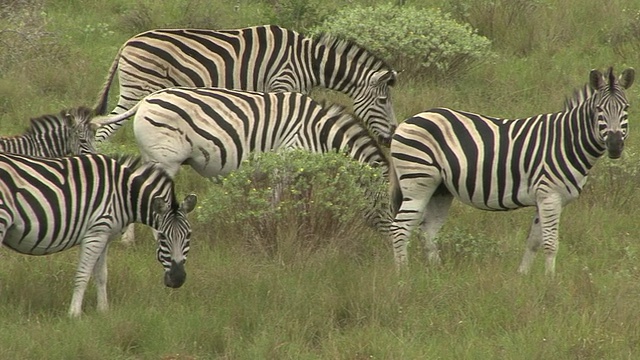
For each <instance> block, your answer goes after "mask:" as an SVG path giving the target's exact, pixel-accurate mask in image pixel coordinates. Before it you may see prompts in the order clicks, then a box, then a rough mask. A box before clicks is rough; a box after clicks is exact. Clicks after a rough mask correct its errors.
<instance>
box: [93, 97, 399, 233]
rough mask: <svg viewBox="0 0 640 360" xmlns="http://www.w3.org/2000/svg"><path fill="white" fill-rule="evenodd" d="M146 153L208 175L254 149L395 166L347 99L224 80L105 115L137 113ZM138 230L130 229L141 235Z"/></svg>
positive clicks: (100, 120)
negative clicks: (341, 155) (228, 85)
mask: <svg viewBox="0 0 640 360" xmlns="http://www.w3.org/2000/svg"><path fill="white" fill-rule="evenodd" d="M134 114H135V117H134V120H133V130H134V135H135V138H136V142H137V144H138V148H139V151H140V153H141V155H142V157H143V159H144V160H145V161H150V162H152V163H156V164H158V165H159V166H160V167H161V168H163V169H164V170H165V171H166V172H167V173H168V174H169V176H171V177H174V176H175V175H176V174H177V173H178V170H179V169H180V167H181V165H182V164H188V165H190V166H191V167H192V168H193V169H194V170H195V171H196V172H198V173H199V174H200V175H201V176H203V177H207V178H213V177H217V176H221V175H226V174H228V173H230V172H231V171H234V170H236V169H238V168H239V167H240V165H241V164H242V162H243V161H244V160H246V159H247V158H248V156H249V154H250V153H260V152H265V151H273V150H278V149H294V148H296V149H306V150H309V151H312V152H315V153H326V152H329V151H335V150H343V149H345V150H346V151H347V153H348V155H349V156H350V157H352V158H353V159H355V160H357V161H359V162H361V163H366V164H369V165H371V166H373V167H378V168H379V169H380V171H381V172H382V174H383V176H387V173H388V160H387V158H386V154H385V153H384V152H383V151H382V149H381V148H380V145H379V144H378V143H377V141H376V140H375V139H374V138H373V137H371V135H370V134H369V132H368V131H367V129H366V128H365V127H364V126H363V125H362V124H361V123H360V122H359V121H358V120H357V119H355V118H354V117H353V116H352V115H351V114H349V113H348V112H347V111H345V108H344V107H343V106H341V105H335V104H334V105H331V106H329V107H327V108H325V107H323V106H322V105H321V104H320V103H318V102H316V101H314V100H313V99H311V98H310V97H309V96H307V95H304V94H302V93H296V92H278V93H262V92H250V91H241V90H230V89H222V88H187V87H180V88H169V89H163V90H159V91H157V92H155V93H153V94H151V95H148V96H147V97H145V98H144V99H143V100H142V101H140V102H139V103H138V104H137V105H135V106H134V107H132V108H131V109H130V110H128V111H127V112H124V113H122V114H120V115H116V116H106V117H97V118H95V119H94V120H92V122H94V123H95V124H97V125H100V126H104V125H108V124H110V123H115V122H118V121H122V120H123V119H126V118H127V117H130V116H133V115H134ZM133 237H134V236H133V231H132V228H129V231H128V232H127V233H126V234H125V236H123V240H124V241H125V243H126V242H132V241H133Z"/></svg>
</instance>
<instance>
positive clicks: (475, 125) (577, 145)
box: [390, 68, 635, 275]
mask: <svg viewBox="0 0 640 360" xmlns="http://www.w3.org/2000/svg"><path fill="white" fill-rule="evenodd" d="M634 75H635V72H634V70H633V69H627V70H625V71H623V72H622V74H621V75H620V77H619V78H616V77H615V75H614V73H613V69H611V68H610V69H609V70H608V72H607V73H606V74H605V75H603V74H602V73H600V71H598V70H592V71H591V73H590V76H589V80H590V81H589V85H587V86H585V87H584V89H583V90H582V91H580V92H578V93H576V94H575V95H574V99H572V100H569V101H568V102H567V106H570V107H571V108H567V109H565V110H564V111H563V112H559V113H555V114H543V115H536V116H532V117H530V118H527V119H519V120H507V119H498V118H493V117H487V116H482V115H478V114H472V113H468V112H463V111H456V110H451V109H445V108H436V109H432V110H429V111H426V112H423V113H419V114H417V115H415V116H413V117H411V118H409V119H408V120H406V121H405V122H403V123H401V124H400V126H398V129H397V131H396V133H395V135H394V136H393V139H392V141H391V154H390V156H391V166H390V172H391V177H390V178H391V180H390V181H391V187H390V189H391V197H392V199H393V202H394V205H395V208H396V209H398V210H397V213H396V217H395V220H394V222H393V224H392V227H391V232H392V238H393V247H394V252H395V260H396V263H397V264H398V265H399V266H401V267H402V266H404V265H406V263H407V244H408V238H409V235H410V233H411V232H412V231H413V230H414V229H415V228H416V227H417V226H418V223H419V222H420V221H421V220H422V219H423V218H424V221H425V223H424V224H423V225H422V228H423V231H424V234H423V236H424V237H425V238H424V242H425V250H426V251H427V256H428V258H429V260H430V261H431V262H438V261H439V256H438V253H437V250H436V246H435V244H434V242H433V239H434V237H435V236H436V234H437V233H438V231H439V230H440V228H441V227H442V225H443V223H444V221H445V219H446V216H447V212H448V210H449V207H450V205H451V202H452V200H453V198H454V197H455V198H457V199H459V200H460V201H462V202H463V203H465V204H468V205H471V206H474V207H476V208H479V209H483V210H512V209H516V208H521V207H525V206H536V214H535V217H534V219H533V223H532V225H531V229H530V232H529V235H528V239H527V248H526V251H525V253H524V257H523V259H522V262H521V264H520V267H519V272H520V273H527V272H528V271H529V269H530V267H531V264H532V261H533V258H534V255H535V253H536V251H537V249H538V248H539V247H540V246H541V245H542V248H543V249H544V252H545V255H546V263H545V271H546V273H547V274H548V275H553V274H554V272H555V258H556V252H557V249H558V223H559V218H560V212H561V211H562V208H563V206H565V205H566V204H567V203H569V202H570V201H571V200H574V199H575V198H577V197H578V195H579V194H580V191H581V190H582V187H583V186H584V184H585V182H586V178H587V173H588V172H589V169H591V167H592V166H593V165H594V164H595V162H596V161H597V160H598V159H599V158H600V157H601V156H602V155H603V154H604V153H605V151H607V152H608V154H609V157H610V158H614V159H615V158H618V157H620V156H621V153H622V149H623V146H624V140H625V139H626V137H627V129H628V120H627V109H628V106H629V104H628V101H627V97H626V95H625V91H624V90H625V89H627V88H629V87H630V86H631V85H632V83H633V80H634Z"/></svg>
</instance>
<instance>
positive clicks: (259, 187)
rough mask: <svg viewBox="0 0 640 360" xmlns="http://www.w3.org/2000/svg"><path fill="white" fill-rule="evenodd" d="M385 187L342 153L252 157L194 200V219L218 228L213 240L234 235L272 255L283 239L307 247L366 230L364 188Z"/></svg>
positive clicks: (375, 172) (378, 175)
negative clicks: (197, 200)
mask: <svg viewBox="0 0 640 360" xmlns="http://www.w3.org/2000/svg"><path fill="white" fill-rule="evenodd" d="M386 184H387V182H386V180H385V179H383V178H382V176H381V172H380V170H379V169H374V168H371V167H370V166H368V165H363V164H360V163H358V162H356V161H353V159H351V158H349V157H347V156H346V155H344V154H339V153H329V154H324V155H321V154H313V153H310V152H308V151H303V150H292V151H285V152H280V153H275V152H269V153H263V154H257V155H254V156H252V157H251V159H249V160H247V161H245V162H244V163H243V164H242V166H241V167H240V169H238V170H237V171H235V172H232V173H230V174H229V175H227V176H225V177H223V178H222V179H220V184H212V186H211V187H210V188H209V191H208V192H207V193H206V194H203V196H201V197H200V199H201V200H199V203H200V207H199V208H198V211H197V217H198V221H199V222H202V223H205V224H212V223H214V224H215V228H216V229H222V231H220V234H218V235H215V234H213V235H214V236H213V238H218V239H220V238H222V237H223V236H224V237H231V236H230V234H235V235H238V236H242V237H243V238H244V239H245V240H247V241H248V242H249V244H250V245H251V246H255V247H256V249H258V250H260V251H264V252H267V253H273V252H274V251H277V250H278V249H277V248H278V246H279V245H278V239H282V238H286V237H289V238H295V239H296V241H297V242H298V243H299V245H301V246H304V247H305V248H306V249H312V248H314V247H317V246H318V245H321V244H323V243H326V242H329V241H331V240H332V239H336V238H338V237H341V236H342V237H345V236H346V237H350V235H353V236H352V237H355V236H356V235H357V234H358V233H359V232H361V231H362V230H363V229H364V228H366V224H365V221H364V218H363V214H364V211H365V209H367V208H368V207H371V206H372V201H373V199H372V198H371V197H367V196H365V190H367V191H371V192H373V193H386V191H387V188H386V186H387V185H386ZM238 232H240V233H238ZM233 237H235V238H237V236H233Z"/></svg>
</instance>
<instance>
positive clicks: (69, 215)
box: [0, 154, 197, 317]
mask: <svg viewBox="0 0 640 360" xmlns="http://www.w3.org/2000/svg"><path fill="white" fill-rule="evenodd" d="M196 201H197V198H196V196H195V195H193V194H191V195H189V196H187V197H186V198H185V200H184V201H183V202H182V203H178V202H177V201H176V197H175V192H174V183H173V181H172V179H171V178H170V177H169V176H168V175H167V174H166V173H165V172H164V171H163V170H162V169H159V168H158V167H156V166H154V165H153V164H144V163H142V161H141V160H140V158H139V157H137V158H135V157H125V156H123V157H119V158H116V159H114V158H111V157H108V156H106V155H102V154H88V155H79V156H73V157H64V158H55V159H50V158H37V157H30V156H24V155H16V154H0V244H1V245H5V246H7V247H9V248H11V249H13V250H15V251H17V252H19V253H22V254H27V255H48V254H53V253H57V252H60V251H64V250H67V249H69V248H71V247H73V246H76V245H80V260H79V262H78V267H77V271H76V275H75V287H74V290H73V296H72V299H71V305H70V307H69V315H70V316H71V317H78V316H80V314H81V311H82V301H83V297H84V292H85V290H86V288H87V283H88V282H89V278H90V277H91V273H93V276H94V278H95V281H96V287H97V289H98V301H97V308H98V310H99V311H105V310H107V308H108V302H107V247H108V245H109V241H110V239H111V238H112V237H114V236H115V235H119V234H120V232H121V230H122V228H124V227H125V226H126V225H128V224H130V223H133V222H139V223H143V224H146V225H149V226H151V227H152V228H153V229H155V230H156V231H157V232H158V233H157V234H158V249H157V259H158V261H160V263H161V264H162V266H163V268H164V283H165V285H166V286H168V287H172V288H178V287H180V286H182V284H183V283H184V281H185V279H186V272H185V270H184V264H185V261H186V259H187V253H188V252H189V241H190V237H191V225H190V224H189V221H188V220H187V218H186V213H188V212H190V211H191V210H193V208H194V207H195V205H196Z"/></svg>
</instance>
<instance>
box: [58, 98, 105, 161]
mask: <svg viewBox="0 0 640 360" xmlns="http://www.w3.org/2000/svg"><path fill="white" fill-rule="evenodd" d="M60 116H62V117H63V118H64V120H65V121H66V123H67V126H68V128H69V134H68V152H69V153H70V154H72V155H84V154H95V153H97V152H98V151H97V150H96V144H95V136H96V130H97V129H98V125H95V124H92V123H91V119H92V118H93V116H94V114H93V110H91V109H89V108H86V107H78V108H74V109H68V110H63V111H62V112H61V113H60Z"/></svg>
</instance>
